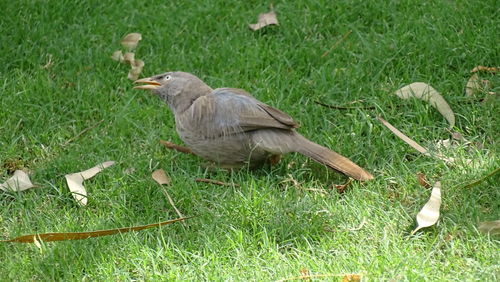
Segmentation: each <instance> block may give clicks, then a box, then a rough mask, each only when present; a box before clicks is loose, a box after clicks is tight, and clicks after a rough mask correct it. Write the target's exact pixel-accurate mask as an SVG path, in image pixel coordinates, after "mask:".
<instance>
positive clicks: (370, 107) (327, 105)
mask: <svg viewBox="0 0 500 282" xmlns="http://www.w3.org/2000/svg"><path fill="white" fill-rule="evenodd" d="M314 103H316V104H318V105H321V106H323V107H327V108H330V109H336V110H356V109H366V110H374V109H376V107H374V106H366V107H346V106H335V105H329V104H325V103H323V102H320V101H314Z"/></svg>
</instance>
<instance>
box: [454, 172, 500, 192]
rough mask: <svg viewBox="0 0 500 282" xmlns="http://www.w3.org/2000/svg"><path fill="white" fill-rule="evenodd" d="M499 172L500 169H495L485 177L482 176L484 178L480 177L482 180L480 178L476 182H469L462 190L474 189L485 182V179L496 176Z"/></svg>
mask: <svg viewBox="0 0 500 282" xmlns="http://www.w3.org/2000/svg"><path fill="white" fill-rule="evenodd" d="M499 171H500V168H497V169H495V170H494V171H492V172H490V173H489V174H488V175H486V176H484V177H482V178H480V179H478V180H476V181H474V182H471V183H469V184H467V185H465V186H464V188H471V187H474V186H476V185H478V184H479V183H481V182H483V181H484V180H486V179H487V178H490V177H492V176H493V175H495V174H497V173H498V172H499ZM459 186H460V185H459Z"/></svg>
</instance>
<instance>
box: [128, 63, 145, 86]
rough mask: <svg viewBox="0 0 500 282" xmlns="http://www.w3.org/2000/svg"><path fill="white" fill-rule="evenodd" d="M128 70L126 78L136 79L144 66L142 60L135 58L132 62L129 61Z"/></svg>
mask: <svg viewBox="0 0 500 282" xmlns="http://www.w3.org/2000/svg"><path fill="white" fill-rule="evenodd" d="M130 67H131V69H130V71H129V72H128V76H127V78H128V79H130V80H133V81H135V80H137V79H138V78H139V76H140V75H141V72H142V68H143V67H144V61H143V60H139V59H136V60H134V61H133V62H131V63H130Z"/></svg>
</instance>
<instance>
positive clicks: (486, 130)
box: [0, 0, 500, 281]
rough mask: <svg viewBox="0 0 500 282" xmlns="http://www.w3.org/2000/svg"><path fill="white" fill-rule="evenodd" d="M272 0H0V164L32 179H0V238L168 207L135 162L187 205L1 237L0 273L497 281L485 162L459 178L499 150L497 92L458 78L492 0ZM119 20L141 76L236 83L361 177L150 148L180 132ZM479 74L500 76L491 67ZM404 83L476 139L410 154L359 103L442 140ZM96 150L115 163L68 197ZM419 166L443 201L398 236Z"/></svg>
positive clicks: (415, 205) (438, 122) (16, 276)
mask: <svg viewBox="0 0 500 282" xmlns="http://www.w3.org/2000/svg"><path fill="white" fill-rule="evenodd" d="M273 4H274V9H275V11H276V12H277V15H278V19H279V21H280V25H279V26H272V27H269V28H266V29H264V30H261V31H257V32H253V31H251V30H250V29H249V28H248V24H249V23H254V22H255V21H256V19H257V15H258V14H259V13H263V12H266V11H268V9H269V2H262V1H240V3H239V4H238V1H214V0H211V1H157V0H153V1H147V2H144V3H140V2H139V1H109V3H106V2H105V1H97V0H95V1H35V0H33V1H24V0H20V1H1V2H0V8H1V10H2V11H3V12H4V13H3V15H2V18H1V19H0V28H1V30H2V36H1V40H0V50H1V53H0V79H1V81H0V182H3V181H4V180H5V179H7V178H8V177H10V174H11V173H12V171H13V170H14V169H21V168H23V169H26V170H29V171H30V172H31V179H32V180H33V182H35V183H36V184H37V185H38V187H37V188H36V189H31V190H27V191H24V192H1V191H0V208H1V211H2V212H1V213H0V239H8V238H12V237H16V236H20V235H24V234H33V233H44V232H79V231H86V230H100V229H110V228H117V227H124V226H133V225H141V224H148V223H155V222H160V221H164V220H167V219H173V218H176V217H177V214H176V213H175V211H174V210H173V208H172V207H171V205H170V204H169V202H168V201H167V199H166V198H165V196H164V194H163V192H162V190H161V188H160V187H159V186H158V185H157V184H156V183H155V182H154V181H153V180H152V179H151V173H152V171H153V170H155V169H158V168H161V169H164V170H165V171H166V172H167V174H168V175H169V176H170V177H171V179H172V184H171V186H169V187H167V189H168V191H169V194H170V195H171V196H172V198H173V200H174V201H175V203H176V206H177V208H179V210H180V211H181V212H182V213H183V214H184V215H186V216H195V217H194V218H191V219H189V220H187V221H185V224H182V223H174V224H172V225H167V226H164V227H161V228H154V229H149V230H144V231H141V232H132V233H125V234H118V235H114V236H108V237H100V238H93V239H87V240H80V241H64V242H45V243H42V246H41V248H39V247H37V246H35V245H34V244H17V243H0V260H1V265H2V267H1V268H0V280H2V281H7V280H19V281H22V280H64V281H79V280H86V281H94V280H97V281H99V280H119V281H120V280H237V281H245V280H255V281H273V280H279V279H283V278H288V277H294V276H299V275H301V270H304V269H305V270H307V271H308V272H309V273H310V274H325V275H326V274H343V273H357V274H361V275H362V276H363V277H364V279H367V280H391V279H393V281H399V280H411V281H415V280H417V281H422V280H438V281H447V280H457V281H465V280H469V281H470V280H481V281H488V280H489V281H495V280H496V281H498V280H499V276H500V264H499V261H500V241H499V238H498V237H494V236H489V235H487V234H483V233H480V232H478V229H477V226H478V223H479V222H482V221H492V220H497V219H499V217H500V189H499V185H498V183H499V178H498V175H497V176H495V177H491V178H488V179H486V180H485V181H483V182H481V183H480V184H479V185H476V186H474V187H471V188H464V184H467V183H470V182H472V181H474V180H476V179H479V178H481V177H483V176H485V175H487V174H488V173H490V172H491V171H493V170H495V169H497V168H498V167H499V163H500V161H499V158H498V151H499V147H498V140H499V137H500V134H499V132H500V126H499V125H500V121H499V118H498V106H499V102H498V97H496V96H495V95H490V96H492V97H489V99H487V100H486V101H485V102H481V101H480V99H479V98H482V97H483V96H484V93H479V94H478V96H477V97H467V96H465V94H464V86H465V83H466V82H467V80H468V78H469V77H470V71H471V69H472V68H474V67H475V66H477V65H484V66H498V65H499V64H500V55H499V51H500V48H499V46H500V44H499V43H500V42H499V37H498V34H500V30H499V29H500V28H499V27H500V17H499V9H498V3H497V2H496V1H493V0H487V1H465V0H459V1H409V0H403V1H344V0H340V1H327V0H317V1H274V2H273ZM130 32H140V33H141V34H142V37H143V39H142V41H141V42H140V43H139V47H138V48H137V50H136V57H138V58H141V59H142V60H144V62H145V67H144V70H143V74H142V75H143V76H151V75H154V74H158V73H162V72H164V71H167V70H183V71H187V72H191V73H194V74H196V75H198V76H199V77H200V78H202V79H203V80H204V81H206V82H207V83H208V84H209V85H211V86H212V87H214V88H217V87H237V88H243V89H246V90H247V91H249V92H251V93H252V94H253V95H254V96H255V97H257V98H258V99H259V100H261V101H264V102H265V103H267V104H269V105H272V106H274V107H277V108H279V109H281V110H283V111H285V112H287V113H289V114H290V115H291V116H292V117H294V119H295V120H297V121H298V122H299V123H300V124H301V127H300V128H299V129H298V131H299V132H300V133H301V134H303V135H305V136H306V137H308V138H310V139H311V140H314V141H315V142H317V143H319V144H322V145H325V146H327V147H330V148H332V149H334V150H335V151H337V152H340V153H342V154H343V155H345V156H347V157H349V158H350V159H352V160H354V161H355V162H356V163H358V164H360V165H361V166H362V167H364V168H366V169H367V170H368V171H370V172H372V173H373V174H374V176H375V179H374V180H372V181H369V182H364V183H360V182H353V183H352V184H351V185H350V186H348V187H347V189H346V191H345V192H344V193H342V194H340V193H338V192H337V191H336V189H331V186H332V185H333V184H341V183H344V182H345V180H346V178H345V177H344V176H342V175H340V174H338V173H335V172H332V171H330V170H328V169H327V168H325V167H323V166H321V165H318V164H316V163H314V162H313V161H310V160H308V159H306V158H305V157H303V156H300V155H295V154H291V155H287V156H285V157H284V158H283V159H282V161H281V162H280V163H279V164H278V165H277V166H273V167H265V168H262V169H258V170H247V169H243V170H239V171H232V172H226V171H222V170H216V171H212V170H207V169H205V168H204V167H203V166H202V165H203V163H204V162H203V160H201V159H198V158H197V157H195V156H190V155H186V154H181V153H178V152H174V151H171V150H167V149H166V148H164V147H163V146H162V145H161V144H160V143H159V140H160V139H162V140H169V141H172V142H174V143H177V144H182V142H181V140H180V139H179V137H178V136H177V134H176V132H175V126H174V119H173V116H172V114H171V113H170V111H169V109H168V107H166V106H165V104H164V103H163V102H161V101H160V100H159V99H157V98H156V97H154V96H152V95H149V94H148V93H147V92H144V91H138V90H134V89H132V86H133V84H132V83H131V81H130V80H128V79H127V72H128V68H127V67H126V66H125V65H123V64H119V63H117V62H115V61H113V60H111V59H110V56H111V54H112V53H113V52H114V51H115V50H117V49H119V48H120V40H121V38H122V37H123V36H125V35H126V34H128V33H130ZM325 52H326V55H324V54H325ZM323 55H324V56H323ZM482 75H484V78H485V79H488V80H491V82H492V84H493V88H492V89H490V90H489V91H492V92H497V93H498V91H499V90H500V87H499V85H500V84H499V83H500V79H498V78H499V76H498V74H497V75H496V76H495V74H482ZM416 81H422V82H426V83H428V84H430V85H432V86H433V87H434V88H436V89H437V90H438V91H439V92H440V93H441V94H442V95H443V97H444V98H445V99H446V100H447V101H448V103H449V104H450V106H451V108H452V109H453V110H454V112H455V114H456V117H457V123H456V125H455V127H454V128H453V132H459V133H461V134H462V135H463V136H464V137H465V138H466V139H467V140H469V141H471V142H473V144H475V145H476V146H467V145H465V144H463V143H459V145H458V146H456V147H454V148H452V149H450V150H449V152H446V153H447V154H448V155H449V156H453V157H455V158H457V159H458V161H457V164H455V165H447V164H445V163H444V162H443V161H440V160H437V159H435V158H430V157H426V156H424V155H422V154H420V153H418V152H417V151H415V150H414V149H412V148H411V147H410V146H408V145H407V144H405V143H404V142H403V141H401V140H400V139H398V138H397V137H396V136H394V135H393V134H392V133H391V132H390V131H389V130H388V129H387V128H385V127H384V126H383V125H382V124H381V123H380V122H379V121H378V120H376V119H375V116H377V115H379V116H382V117H383V118H385V119H386V120H387V121H389V122H391V123H392V124H393V125H394V126H395V127H397V128H398V129H400V130H401V131H403V132H404V133H406V134H407V135H408V136H410V137H411V138H412V139H414V140H415V141H417V142H418V143H420V144H422V145H423V146H427V147H432V146H433V144H435V143H436V142H437V140H440V139H447V138H449V137H450V132H449V130H448V124H447V122H446V120H445V119H444V118H443V117H442V116H441V115H440V114H439V113H438V112H437V111H436V110H435V109H434V108H433V107H431V106H430V105H428V104H426V103H424V102H422V101H418V100H401V99H399V98H398V97H396V96H395V95H394V94H393V93H394V91H395V90H397V89H398V88H400V87H402V86H404V85H406V84H409V83H412V82H416ZM359 100H362V101H361V102H356V103H352V102H353V101H359ZM317 101H320V102H323V103H326V104H329V105H337V106H348V107H354V108H352V109H331V108H326V107H323V106H321V105H318V104H317V103H316V102H317ZM82 131H83V133H82ZM80 133H82V134H80ZM478 145H480V146H478ZM466 159H471V160H472V162H471V163H467V162H466ZM107 160H114V161H116V164H115V165H114V166H112V167H110V168H108V169H106V170H105V171H103V172H102V173H101V174H99V175H97V176H96V177H95V178H94V179H92V180H89V181H86V182H85V185H86V188H87V190H88V193H89V202H88V205H87V206H85V207H82V206H79V205H78V204H77V203H76V202H75V201H74V199H73V198H72V196H71V193H70V192H69V190H68V188H67V186H66V181H65V178H64V175H65V174H67V173H71V172H77V171H81V170H84V169H87V168H90V167H92V166H94V165H96V164H98V163H101V162H104V161H107ZM417 172H422V173H424V174H426V175H427V178H428V180H429V182H431V183H433V182H435V181H437V180H440V181H441V182H442V198H443V203H442V206H441V217H440V219H439V221H438V223H437V224H436V225H435V226H432V227H428V228H426V229H422V230H421V231H419V232H417V233H416V234H415V235H413V236H410V232H411V230H412V229H413V228H414V227H415V216H416V214H417V213H418V211H419V210H420V209H421V207H422V206H423V205H424V204H425V203H426V202H427V200H428V199H429V196H430V190H429V189H426V188H424V187H422V186H420V185H419V184H418V182H417V178H416V174H417ZM195 178H211V179H216V180H220V181H224V182H227V183H231V184H234V185H230V186H226V187H223V186H216V185H212V184H207V183H197V182H195V181H194V179H195ZM236 184H237V185H236ZM302 272H303V273H304V272H305V271H302ZM324 279H327V280H328V279H329V280H331V279H335V278H332V277H330V278H324Z"/></svg>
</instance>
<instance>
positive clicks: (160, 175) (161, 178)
mask: <svg viewBox="0 0 500 282" xmlns="http://www.w3.org/2000/svg"><path fill="white" fill-rule="evenodd" d="M151 177H153V179H154V180H155V181H156V182H158V184H160V185H170V182H171V181H170V177H168V176H167V174H166V173H165V171H164V170H163V169H157V170H155V171H153V174H152V175H151Z"/></svg>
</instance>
